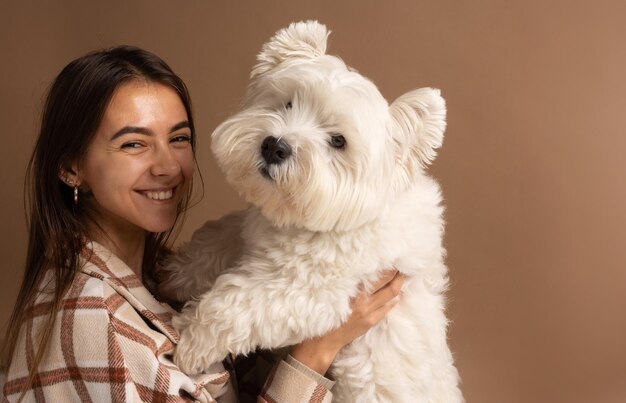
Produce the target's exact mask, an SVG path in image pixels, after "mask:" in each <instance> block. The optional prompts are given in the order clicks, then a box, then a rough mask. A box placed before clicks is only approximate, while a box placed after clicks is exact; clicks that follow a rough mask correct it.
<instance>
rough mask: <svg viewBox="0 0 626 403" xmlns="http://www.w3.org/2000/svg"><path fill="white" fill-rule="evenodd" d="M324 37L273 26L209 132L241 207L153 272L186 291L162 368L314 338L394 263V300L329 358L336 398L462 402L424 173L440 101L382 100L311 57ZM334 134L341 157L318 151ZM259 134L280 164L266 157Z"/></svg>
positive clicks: (361, 81)
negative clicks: (245, 80)
mask: <svg viewBox="0 0 626 403" xmlns="http://www.w3.org/2000/svg"><path fill="white" fill-rule="evenodd" d="M327 37H328V32H327V30H326V28H325V27H324V26H323V25H321V24H319V23H317V22H301V23H296V24H292V25H290V26H289V27H288V28H285V29H283V30H281V31H279V32H278V33H277V34H276V35H275V36H274V37H273V38H272V39H271V40H270V41H269V42H268V43H267V44H265V45H264V46H263V50H262V51H261V54H260V55H259V56H258V61H259V63H258V65H257V66H256V67H255V68H254V69H253V72H252V81H251V84H250V87H249V90H248V93H247V95H246V99H245V101H244V103H243V106H242V108H241V110H240V111H239V112H238V113H237V114H236V115H234V116H233V117H231V118H230V119H228V120H227V121H225V122H224V123H223V124H221V125H220V126H219V127H218V128H217V129H216V130H215V132H214V133H213V143H212V149H213V152H214V154H215V156H216V159H217V161H218V164H219V165H220V167H221V168H222V170H223V171H224V173H225V175H226V178H227V180H228V181H229V182H230V183H231V184H233V185H234V186H235V187H236V188H237V190H238V191H239V192H240V193H241V194H242V195H243V196H244V197H245V198H246V200H247V201H249V202H250V203H251V204H252V207H250V208H249V209H248V210H246V211H243V212H238V213H235V214H234V215H231V216H229V217H226V218H225V219H223V220H222V221H220V222H218V223H209V224H206V225H205V227H203V228H201V229H200V230H198V232H197V233H196V235H195V236H194V239H193V240H192V241H191V243H190V244H188V245H186V246H185V247H184V248H183V250H182V252H181V257H180V258H178V260H175V261H172V262H171V264H170V265H169V266H168V267H167V271H169V272H170V276H169V278H170V279H171V282H170V283H169V284H166V285H165V286H164V290H166V291H167V290H170V292H171V291H172V290H175V292H174V294H175V295H176V297H177V298H179V299H180V298H185V297H189V296H196V297H197V298H195V299H193V300H192V301H191V302H189V303H188V304H187V305H186V307H185V309H184V310H183V312H182V313H181V314H180V315H179V316H178V317H176V318H175V321H174V325H175V326H176V327H177V328H178V329H179V330H180V332H181V340H180V344H179V346H178V349H177V352H176V355H175V362H176V363H177V364H178V365H179V366H180V367H181V368H182V369H183V370H185V371H189V372H197V371H201V370H203V369H205V368H207V367H208V366H209V365H210V364H211V363H213V362H216V361H219V360H221V359H223V358H224V357H225V356H226V355H227V354H228V353H234V354H247V353H249V352H251V351H254V350H255V349H256V348H257V347H261V348H268V349H275V348H279V347H283V346H289V345H293V344H296V343H299V342H301V341H303V340H305V339H307V338H311V337H315V336H319V335H321V334H324V333H326V332H328V331H329V330H331V329H333V328H336V327H337V326H339V325H340V324H341V323H342V322H344V321H345V320H346V318H347V317H348V316H349V315H350V305H349V301H350V298H351V297H353V296H355V295H356V294H357V292H358V287H359V284H361V283H365V284H366V285H369V284H371V282H372V281H374V280H375V279H376V278H377V277H378V275H379V274H380V270H381V269H384V268H388V267H391V266H394V267H396V268H397V269H398V270H400V271H401V272H403V273H405V274H406V276H407V280H406V282H405V286H404V289H403V296H402V298H401V300H400V302H399V304H398V306H397V307H395V308H394V309H393V310H392V311H391V312H390V313H389V314H388V315H387V317H386V318H385V319H384V320H383V321H382V322H381V323H379V324H378V325H377V326H376V327H374V328H372V329H371V330H370V331H369V332H368V333H367V334H365V335H364V336H363V337H361V338H359V339H357V340H355V341H354V342H353V343H351V344H350V345H349V346H346V347H345V348H344V349H343V350H342V351H341V352H340V353H339V355H338V356H337V358H336V360H335V362H334V364H333V366H332V375H333V376H334V378H335V379H336V381H337V383H336V386H335V388H334V389H333V393H334V395H335V398H336V400H337V401H355V402H443V403H454V402H461V401H463V398H462V396H461V393H460V391H459V389H458V386H457V384H458V374H457V371H456V369H455V367H454V365H453V359H452V355H451V353H450V350H449V348H448V345H447V340H446V329H447V320H446V317H445V314H444V296H443V295H444V292H445V290H446V287H447V284H448V277H447V268H446V266H445V264H444V255H445V251H444V249H443V247H442V236H443V228H444V222H443V219H442V215H443V207H442V205H441V202H442V198H441V192H440V189H439V186H438V185H437V183H436V182H435V181H434V180H433V179H431V178H430V177H428V176H427V175H426V173H425V171H424V170H425V168H426V167H427V166H428V164H429V163H430V162H431V161H432V160H433V159H434V158H435V156H436V149H437V148H438V147H440V146H441V144H442V141H443V132H444V130H445V113H446V111H445V102H444V100H443V98H442V97H441V95H440V93H439V91H438V90H435V89H431V88H422V89H418V90H414V91H410V92H408V93H407V94H405V95H403V96H401V97H400V98H398V99H397V100H396V101H394V102H393V103H392V104H391V106H390V105H389V104H388V103H387V101H386V100H385V99H384V98H383V97H382V95H381V94H380V92H379V91H378V89H377V88H376V86H375V85H374V84H373V83H372V82H370V81H369V80H367V79H366V78H364V77H363V76H361V75H360V74H359V73H357V72H356V71H354V70H353V69H350V68H349V67H347V66H346V65H345V64H344V62H343V61H342V60H341V59H339V58H337V57H335V56H330V55H326V54H325V51H326V39H327ZM339 134H340V135H342V136H343V137H344V138H345V140H346V145H345V147H344V148H340V149H338V148H335V147H333V146H331V144H330V139H331V137H332V136H337V135H339ZM267 136H274V137H276V138H279V139H281V141H284V142H286V143H287V144H289V146H290V147H291V150H292V155H291V156H290V157H289V158H288V159H286V160H285V161H284V162H283V163H281V164H268V163H267V162H266V161H265V160H264V158H263V157H262V153H261V143H262V142H263V140H264V139H265V138H266V137H267ZM263 170H265V174H263V173H262V171H263ZM209 288H210V290H209V291H207V292H205V293H203V294H201V295H199V294H200V292H201V291H202V290H206V289H209Z"/></svg>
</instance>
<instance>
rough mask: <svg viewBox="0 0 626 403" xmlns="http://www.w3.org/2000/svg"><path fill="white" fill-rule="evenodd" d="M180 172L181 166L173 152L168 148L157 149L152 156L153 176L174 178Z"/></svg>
mask: <svg viewBox="0 0 626 403" xmlns="http://www.w3.org/2000/svg"><path fill="white" fill-rule="evenodd" d="M180 171H181V166H180V163H179V161H178V159H176V157H175V155H174V153H173V151H172V150H171V149H170V148H169V147H159V148H158V149H157V151H156V152H155V155H154V161H153V163H152V167H151V172H152V174H153V175H155V176H175V175H178V174H179V173H180Z"/></svg>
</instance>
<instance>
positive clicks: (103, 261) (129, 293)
mask: <svg viewBox="0 0 626 403" xmlns="http://www.w3.org/2000/svg"><path fill="white" fill-rule="evenodd" d="M80 257H81V262H82V264H81V269H80V270H81V271H82V272H83V273H85V274H88V275H90V276H93V277H97V278H100V279H101V280H102V281H104V282H106V283H107V284H109V285H110V286H111V287H112V288H113V289H114V290H115V291H116V292H118V293H119V294H120V295H121V296H122V297H123V298H124V299H126V300H127V301H128V302H129V303H130V304H131V305H132V306H133V308H135V310H136V311H137V312H139V314H141V316H143V317H144V318H145V319H146V320H148V321H149V322H150V323H151V324H153V325H154V326H155V327H156V328H158V329H159V330H160V331H161V332H163V334H165V335H166V336H167V337H168V338H169V339H170V340H171V341H172V343H174V344H178V340H179V335H178V332H177V331H176V330H175V329H174V328H173V327H172V325H171V319H172V315H173V314H174V313H175V311H174V310H173V309H172V308H171V307H170V306H169V305H167V304H165V303H161V302H159V301H157V300H156V298H155V297H154V296H153V295H152V294H151V293H150V291H148V289H147V288H146V287H145V286H144V285H143V283H142V282H141V279H140V278H138V277H137V275H136V274H135V273H134V272H133V271H132V269H131V268H130V267H128V265H127V264H126V263H124V262H123V261H122V260H121V259H119V258H118V257H117V256H115V255H114V254H113V253H112V252H110V251H109V250H108V249H107V248H105V247H104V246H102V245H100V244H99V243H97V242H94V241H87V242H86V244H85V247H84V248H83V250H82V251H81V254H80Z"/></svg>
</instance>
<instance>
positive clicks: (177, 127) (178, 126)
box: [170, 120, 189, 133]
mask: <svg viewBox="0 0 626 403" xmlns="http://www.w3.org/2000/svg"><path fill="white" fill-rule="evenodd" d="M188 127H189V121H188V120H183V121H182V122H178V123H176V124H175V125H174V126H172V128H171V129H170V133H172V132H175V131H176V130H180V129H184V128H188Z"/></svg>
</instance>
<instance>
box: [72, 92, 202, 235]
mask: <svg viewBox="0 0 626 403" xmlns="http://www.w3.org/2000/svg"><path fill="white" fill-rule="evenodd" d="M77 171H78V172H79V178H78V179H79V180H80V181H82V183H81V185H80V189H81V190H86V191H90V192H91V193H92V194H93V201H94V204H95V208H96V217H95V219H96V222H97V223H98V224H99V225H100V226H101V227H102V228H103V229H104V230H105V231H114V232H116V231H120V230H121V231H128V230H131V231H132V230H144V231H149V232H164V231H167V230H169V229H170V228H172V226H173V225H174V222H175V220H176V215H177V206H178V204H179V202H180V201H181V199H182V197H183V196H184V195H185V193H186V191H187V189H188V186H189V182H190V181H191V178H192V175H193V152H192V148H191V130H190V129H189V121H188V117H187V112H186V111H185V107H184V106H183V103H182V101H181V99H180V97H179V96H178V94H177V92H176V91H175V90H174V89H172V88H170V87H168V86H166V85H162V84H158V83H152V82H147V81H140V80H136V81H131V82H128V83H126V84H123V85H122V86H120V87H119V88H118V89H117V90H116V91H115V93H114V94H113V97H112V98H111V101H110V103H109V106H108V107H107V109H106V111H105V114H104V117H103V119H102V123H101V124H100V127H99V128H98V130H97V132H96V134H95V137H94V139H93V141H92V143H91V144H90V146H89V148H88V150H87V154H86V156H85V159H84V160H83V161H82V163H81V164H80V165H79V166H78V169H77ZM78 203H80V200H79V201H78Z"/></svg>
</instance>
